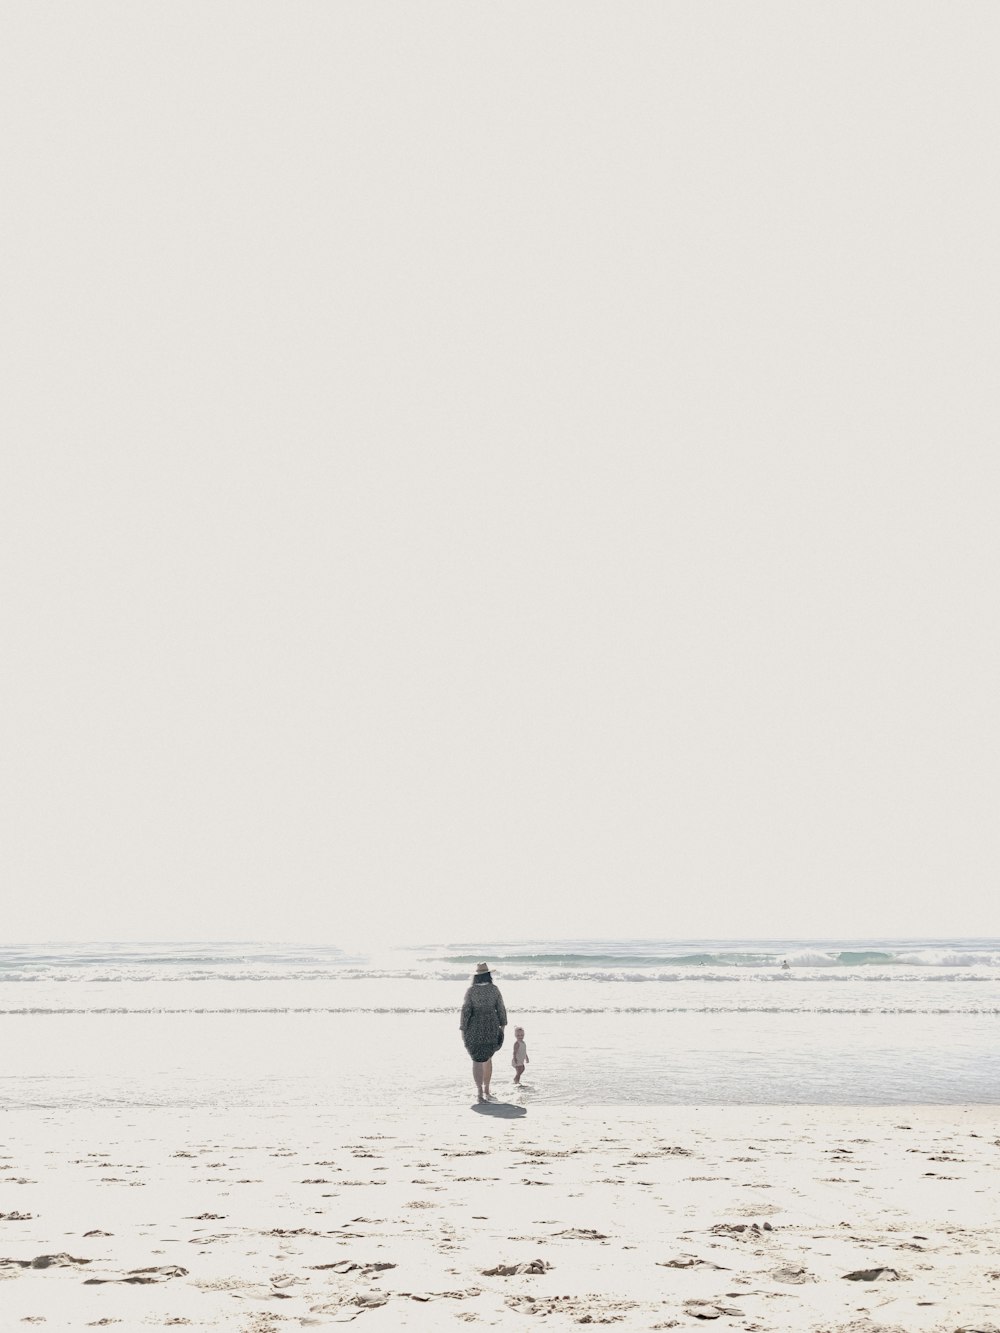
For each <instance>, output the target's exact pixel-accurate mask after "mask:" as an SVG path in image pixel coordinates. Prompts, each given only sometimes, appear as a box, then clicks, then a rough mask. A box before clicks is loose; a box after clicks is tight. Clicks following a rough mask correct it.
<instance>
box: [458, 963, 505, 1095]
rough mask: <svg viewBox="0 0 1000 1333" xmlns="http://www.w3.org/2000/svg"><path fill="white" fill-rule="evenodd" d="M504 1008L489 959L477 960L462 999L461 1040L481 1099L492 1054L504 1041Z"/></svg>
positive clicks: (490, 1071)
mask: <svg viewBox="0 0 1000 1333" xmlns="http://www.w3.org/2000/svg"><path fill="white" fill-rule="evenodd" d="M506 1026H507V1010H506V1009H505V1008H504V1003H503V996H502V995H501V994H500V991H499V989H498V988H497V987H496V986H495V985H494V983H493V976H492V974H491V973H490V968H489V964H488V963H477V964H476V971H475V974H474V975H473V978H472V985H471V986H470V987H469V989H468V990H467V991H466V992H465V999H464V1001H463V1002H462V1019H461V1023H460V1027H461V1029H462V1040H463V1041H464V1042H465V1049H466V1050H467V1051H468V1052H469V1055H470V1056H471V1057H472V1077H473V1078H474V1079H475V1080H476V1092H477V1093H478V1094H479V1100H480V1101H481V1102H488V1101H490V1100H491V1098H490V1079H491V1078H492V1077H493V1057H494V1055H496V1053H497V1051H498V1050H499V1049H500V1047H501V1046H502V1045H503V1038H504V1028H505V1027H506Z"/></svg>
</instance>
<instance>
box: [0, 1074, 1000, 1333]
mask: <svg viewBox="0 0 1000 1333" xmlns="http://www.w3.org/2000/svg"><path fill="white" fill-rule="evenodd" d="M474 1096H475V1094H474V1091H473V1092H472V1094H471V1096H470V1097H469V1098H468V1100H467V1101H465V1102H464V1103H459V1104H457V1105H456V1106H455V1107H454V1108H452V1109H443V1108H439V1107H434V1108H420V1107H413V1108H410V1109H408V1110H405V1111H401V1110H386V1111H372V1110H368V1109H364V1108H352V1109H348V1110H336V1111H316V1112H313V1113H311V1114H308V1115H302V1114H298V1113H294V1112H291V1113H290V1112H286V1111H273V1110H268V1109H265V1108H250V1107H248V1108H244V1109H242V1110H238V1111H221V1110H215V1111H204V1112H201V1111H191V1112H182V1113H178V1112H177V1111H176V1110H163V1109H150V1110H142V1109H137V1108H135V1107H119V1108H106V1109H101V1110H92V1109H85V1108H79V1109H76V1110H72V1111H68V1112H67V1111H64V1110H59V1111H38V1110H32V1111H28V1110H24V1109H10V1108H8V1109H7V1110H6V1111H4V1112H3V1113H2V1114H0V1261H2V1262H0V1293H2V1296H0V1299H2V1301H3V1304H4V1307H5V1309H6V1310H7V1311H8V1319H9V1321H10V1324H11V1326H14V1325H17V1324H19V1323H20V1322H21V1321H27V1323H26V1324H25V1326H29V1325H30V1324H31V1323H35V1322H38V1323H39V1324H40V1326H44V1327H46V1328H47V1329H76V1328H85V1327H93V1326H109V1327H111V1326H115V1325H116V1324H117V1325H120V1326H121V1327H123V1329H131V1328H132V1327H134V1326H136V1325H138V1324H142V1325H143V1326H146V1325H147V1324H148V1325H151V1326H157V1325H160V1326H186V1327H189V1328H204V1329H231V1330H234V1331H238V1333H283V1330H285V1329H287V1328H290V1327H296V1326H301V1327H324V1326H327V1325H329V1326H331V1327H332V1326H333V1325H334V1324H340V1323H346V1322H355V1321H360V1326H361V1327H362V1328H365V1329H367V1328H371V1329H372V1330H388V1329H391V1328H400V1327H413V1328H425V1329H431V1328H438V1329H439V1328H441V1327H442V1326H444V1327H448V1326H451V1324H452V1323H453V1321H455V1320H457V1321H459V1322H462V1323H478V1324H481V1325H483V1326H484V1327H485V1326H488V1327H499V1328H502V1329H514V1328H517V1329H523V1328H524V1327H525V1324H526V1322H533V1319H534V1318H535V1317H549V1316H551V1318H552V1320H553V1321H555V1323H556V1324H557V1325H560V1326H568V1325H569V1324H571V1323H602V1324H604V1323H607V1324H614V1325H615V1326H617V1327H620V1328H635V1329H640V1328H643V1329H649V1328H671V1327H688V1326H690V1327H694V1326H697V1324H699V1323H703V1322H705V1321H709V1320H710V1321H712V1322H715V1323H716V1325H717V1326H718V1327H720V1328H737V1329H746V1330H760V1331H761V1333H764V1331H766V1330H775V1331H776V1333H777V1331H778V1330H800V1329H801V1330H816V1331H817V1333H818V1331H819V1330H822V1331H823V1333H848V1331H850V1333H874V1331H875V1330H883V1331H888V1330H893V1331H894V1333H895V1330H905V1333H954V1330H956V1329H959V1328H962V1327H968V1328H970V1329H972V1328H975V1329H987V1328H990V1327H991V1315H990V1310H991V1308H992V1306H993V1305H994V1304H995V1303H996V1300H997V1299H998V1298H1000V1258H998V1257H997V1256H996V1241H995V1237H996V1234H997V1228H998V1222H1000V1207H998V1202H997V1197H996V1194H997V1192H996V1190H995V1188H993V1187H992V1176H993V1174H994V1173H995V1172H996V1169H997V1167H998V1165H1000V1146H998V1145H1000V1140H998V1138H997V1134H998V1129H997V1111H996V1107H995V1106H992V1105H988V1104H987V1105H976V1104H969V1105H963V1106H957V1105H948V1106H943V1105H909V1106H904V1105H892V1106H883V1107H874V1106H855V1107H846V1106H827V1105H823V1106H802V1105H776V1106H761V1105H753V1106H743V1105H729V1106H718V1105H713V1106H690V1107H681V1106H662V1105H658V1106H651V1107H637V1106H627V1107H623V1106H592V1107H586V1108H574V1107H566V1106H564V1105H555V1106H540V1105H537V1104H532V1105H529V1106H528V1107H527V1110H526V1114H524V1115H519V1116H512V1115H510V1114H509V1112H508V1111H507V1110H506V1109H505V1108H506V1107H511V1109H513V1105H512V1104H511V1103H503V1102H501V1103H500V1104H499V1106H498V1107H496V1108H491V1109H490V1110H489V1111H488V1112H486V1113H483V1112H481V1111H477V1110H476V1109H475V1108H474V1106H473V1101H474ZM508 1270H512V1271H508ZM849 1273H855V1274H858V1273H860V1274H863V1275H867V1276H862V1277H852V1278H849V1277H847V1276H846V1275H847V1274H849ZM529 1316H530V1317H531V1320H530V1321H529V1319H528V1317H529Z"/></svg>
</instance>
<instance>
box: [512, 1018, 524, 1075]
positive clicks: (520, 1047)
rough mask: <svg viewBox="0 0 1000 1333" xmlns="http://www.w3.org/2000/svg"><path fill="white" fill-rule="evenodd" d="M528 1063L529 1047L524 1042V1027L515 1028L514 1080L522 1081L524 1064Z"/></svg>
mask: <svg viewBox="0 0 1000 1333" xmlns="http://www.w3.org/2000/svg"><path fill="white" fill-rule="evenodd" d="M527 1063H528V1048H527V1046H525V1044H524V1028H515V1029H514V1058H513V1059H512V1060H511V1064H512V1065H513V1066H514V1082H515V1083H520V1081H521V1075H522V1074H523V1073H524V1066H525V1065H526V1064H527Z"/></svg>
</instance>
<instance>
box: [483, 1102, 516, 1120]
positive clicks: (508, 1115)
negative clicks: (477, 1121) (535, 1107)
mask: <svg viewBox="0 0 1000 1333" xmlns="http://www.w3.org/2000/svg"><path fill="white" fill-rule="evenodd" d="M472 1109H473V1110H474V1111H475V1112H476V1113H477V1114H478V1115H495V1116H497V1117H498V1118H499V1119H500V1120H519V1119H520V1118H521V1116H523V1115H527V1114H528V1110H527V1107H525V1106H512V1105H511V1104H510V1102H474V1103H473V1106H472Z"/></svg>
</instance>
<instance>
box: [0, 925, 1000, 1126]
mask: <svg viewBox="0 0 1000 1333" xmlns="http://www.w3.org/2000/svg"><path fill="white" fill-rule="evenodd" d="M845 953H846V954H849V955H850V956H851V957H852V961H851V963H849V964H845V963H844V962H843V961H842V959H843V956H844V954H845ZM480 956H483V957H488V958H490V959H491V960H494V971H495V976H496V980H497V982H498V984H499V985H500V987H501V989H502V991H503V994H504V997H505V1000H506V1003H507V1008H508V1013H509V1016H510V1020H511V1025H512V1026H513V1024H514V1023H521V1024H522V1025H523V1026H524V1027H525V1028H526V1029H527V1043H528V1050H529V1055H530V1060H531V1062H530V1064H529V1067H528V1072H527V1075H526V1078H525V1085H526V1086H525V1088H524V1089H523V1091H522V1092H520V1093H518V1094H516V1095H517V1096H519V1097H522V1098H524V1099H525V1100H526V1101H531V1100H537V1101H545V1102H557V1103H563V1104H580V1105H599V1104H614V1103H631V1104H658V1103H660V1104H662V1103H682V1104H683V1103H692V1104H708V1103H727V1102H731V1103H753V1102H764V1103H768V1102H771V1103H828V1104H845V1103H846V1104H889V1103H920V1102H923V1103H948V1102H1000V1043H998V1041H997V1025H998V1016H1000V945H998V944H997V943H996V942H991V941H965V942H962V941H921V942H901V943H896V944H893V943H892V942H888V943H887V942H879V941H875V942H864V943H863V945H859V946H852V947H851V948H850V949H847V948H845V947H844V946H843V945H839V946H838V944H837V942H834V944H832V945H830V944H823V943H820V944H817V943H814V942H808V941H806V942H794V941H784V942H776V943H775V944H773V945H770V946H764V945H761V944H752V945H751V944H747V943H741V942H739V941H736V942H726V943H725V944H719V943H716V942H696V944H695V945H692V944H691V943H684V944H679V945H669V944H656V945H651V944H650V943H649V942H647V941H636V942H628V943H622V942H598V943H596V944H589V945H581V944H579V943H575V942H558V943H557V944H549V945H544V946H541V947H540V946H539V945H537V944H532V945H527V946H523V947H521V948H513V947H511V946H498V945H483V944H479V945H476V946H474V947H472V948H469V947H468V946H459V947H458V948H447V947H443V946H442V947H434V948H426V947H425V948H420V949H415V950H405V951H397V952H395V953H393V954H384V955H380V956H377V957H370V958H366V957H364V956H360V955H358V954H354V955H347V954H343V953H340V952H338V951H337V950H334V949H318V948H311V949H301V948H291V947H288V946H261V945H244V944H241V945H227V946H219V945H211V946H205V945H185V946H170V945H162V944H161V945H149V946H138V945H132V946H104V945H92V946H85V947H82V946H76V947H71V946H60V947H54V946H50V947H48V948H35V949H28V948H20V949H11V948H8V949H5V950H0V1040H2V1042H3V1050H4V1056H5V1058H4V1061H3V1066H2V1071H0V1106H7V1107H15V1106H88V1105H90V1106H98V1105H123V1106H130V1105H134V1106H205V1105H210V1106H220V1107H226V1106H267V1107H276V1108H280V1107H302V1106H317V1105H326V1106H330V1107H337V1106H366V1105H371V1106H376V1105H380V1106H386V1105H400V1106H402V1105H407V1104H418V1105H427V1106H432V1105H439V1104H449V1103H453V1102H455V1101H456V1099H457V1100H462V1099H464V1098H465V1097H467V1096H468V1095H469V1092H470V1090H471V1088H472V1083H471V1078H470V1071H469V1064H468V1061H467V1058H466V1056H465V1052H464V1050H463V1048H462V1046H461V1041H460V1036H459V1032H458V1026H457V1023H458V1009H459V1006H460V1004H461V999H462V994H463V992H464V988H465V985H466V984H467V982H468V974H469V971H470V970H471V967H470V964H469V962H468V960H469V958H470V957H471V958H478V957H480ZM783 958H787V959H788V960H789V962H790V964H791V965H790V967H789V969H787V970H783V969H782V968H781V966H780V964H781V961H782V959H783ZM692 960H693V961H692ZM512 1036H513V1033H512V1028H511V1029H509V1036H508V1041H507V1044H506V1047H505V1050H504V1051H501V1052H500V1054H499V1055H498V1056H497V1058H496V1061H495V1064H496V1075H495V1079H496V1089H497V1090H498V1091H500V1092H503V1093H504V1094H505V1095H506V1093H507V1092H508V1091H509V1088H510V1079H511V1070H510V1066H509V1058H510V1054H509V1052H510V1042H511V1040H512Z"/></svg>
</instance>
